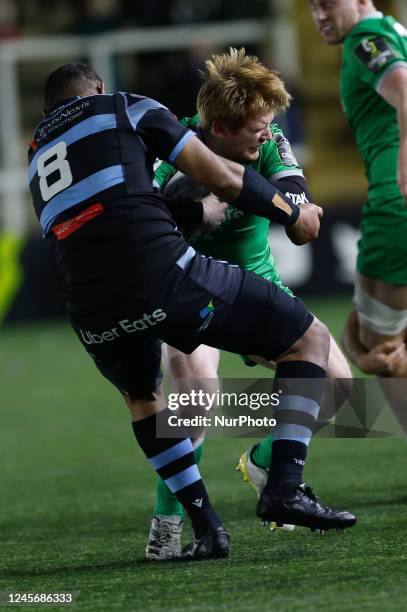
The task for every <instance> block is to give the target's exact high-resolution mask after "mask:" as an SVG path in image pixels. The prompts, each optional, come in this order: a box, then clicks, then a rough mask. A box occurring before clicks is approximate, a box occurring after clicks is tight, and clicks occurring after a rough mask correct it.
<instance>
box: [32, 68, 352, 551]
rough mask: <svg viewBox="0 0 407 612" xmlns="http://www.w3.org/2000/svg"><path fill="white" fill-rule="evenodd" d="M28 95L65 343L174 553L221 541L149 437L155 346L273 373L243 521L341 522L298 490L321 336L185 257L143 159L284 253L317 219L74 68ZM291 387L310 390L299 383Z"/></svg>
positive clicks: (186, 477)
mask: <svg viewBox="0 0 407 612" xmlns="http://www.w3.org/2000/svg"><path fill="white" fill-rule="evenodd" d="M44 96H45V117H44V118H43V120H42V121H41V122H40V123H39V125H38V126H37V128H36V130H35V132H34V138H33V141H32V143H31V146H30V151H29V184H30V189H31V193H32V197H33V203H34V207H35V211H36V214H37V216H38V219H39V221H40V224H41V227H42V230H43V235H44V237H46V238H48V239H50V240H51V241H52V243H53V247H54V251H55V255H56V259H57V264H58V268H59V271H60V273H61V276H62V278H63V286H62V292H63V296H64V299H65V303H66V308H67V312H68V314H69V317H70V320H71V323H72V326H73V328H74V330H75V331H76V333H77V335H78V337H79V340H80V341H81V343H82V344H83V346H84V347H85V349H86V350H87V351H88V353H89V354H90V355H91V357H92V358H93V360H94V362H95V364H96V366H97V367H98V369H99V370H100V372H101V373H102V374H103V375H104V376H105V377H106V378H107V379H108V380H110V381H111V382H112V383H113V384H114V385H115V386H116V387H117V388H118V389H119V390H120V392H121V393H122V394H123V397H124V399H125V401H126V403H127V406H128V407H129V409H130V413H131V417H132V427H133V431H134V434H135V437H136V439H137V441H138V443H139V445H140V446H141V448H142V450H143V451H144V453H145V454H146V456H147V458H148V460H149V461H150V463H151V465H152V467H153V468H154V469H155V470H156V471H157V473H158V474H159V476H160V477H161V478H163V479H164V481H165V482H166V484H167V485H168V486H169V488H170V490H171V491H173V492H174V493H175V494H176V496H177V498H178V500H179V501H180V502H181V503H182V505H183V506H184V507H185V510H186V512H187V514H188V515H189V517H190V519H191V522H192V527H193V530H194V534H195V538H194V541H193V542H192V543H191V544H190V545H188V546H187V547H186V549H184V551H183V553H182V555H181V558H182V559H185V560H188V559H208V558H216V557H224V556H226V555H227V554H228V552H229V536H228V534H227V532H226V530H225V529H224V527H223V525H222V522H221V519H220V518H219V517H218V515H217V514H216V512H215V511H214V509H213V507H212V505H211V503H210V501H209V498H208V495H207V492H206V489H205V486H204V483H203V481H202V479H201V476H200V473H199V470H198V467H197V466H196V464H195V461H194V456H193V451H192V445H191V440H190V438H189V437H187V436H185V437H180V436H181V435H182V434H181V433H180V432H178V436H179V437H175V435H174V437H171V438H170V437H159V436H158V435H157V430H158V431H162V427H163V426H165V425H166V424H168V418H169V416H170V414H171V413H170V411H169V410H168V408H167V407H166V405H165V400H164V398H163V396H162V394H161V392H160V384H161V372H160V359H161V344H160V339H161V340H164V341H165V342H167V343H168V344H170V345H171V346H174V347H176V348H178V349H180V350H181V351H183V352H185V353H190V352H191V351H193V350H194V349H195V348H196V347H197V346H198V345H199V344H201V343H203V344H206V345H208V346H215V347H218V348H221V349H223V350H226V351H231V352H236V353H239V354H250V355H258V356H260V357H263V358H264V359H270V360H273V361H274V362H276V363H277V370H276V379H275V383H274V384H275V385H276V389H279V390H282V391H283V394H282V396H281V401H280V405H279V410H278V412H277V413H276V419H277V426H276V427H275V430H274V431H275V441H274V443H273V462H274V463H273V465H274V469H273V473H272V476H271V477H270V479H269V481H268V483H267V485H266V488H265V490H264V492H263V494H262V499H261V500H260V501H261V504H260V503H259V505H258V507H257V513H258V515H259V516H260V517H261V518H263V519H265V520H274V521H276V522H277V523H280V522H281V523H283V522H284V523H291V524H297V525H304V526H308V527H311V528H314V529H315V528H316V529H330V528H344V527H350V526H352V525H353V524H354V523H355V522H356V519H355V517H354V516H353V515H352V514H349V513H347V512H338V511H336V510H332V509H331V508H329V507H327V506H325V505H323V504H322V503H321V502H320V501H319V500H318V499H317V498H316V497H315V496H314V495H313V493H312V491H311V490H310V489H309V488H308V487H305V486H304V485H303V484H302V468H303V465H304V461H305V456H306V452H307V444H308V441H309V438H310V437H311V435H312V429H313V427H314V425H315V423H316V418H317V415H318V410H319V403H320V399H321V395H322V392H323V381H324V378H325V369H326V363H327V358H328V353H329V333H328V331H327V329H326V328H325V326H324V325H323V324H321V323H320V322H319V321H318V320H317V319H316V318H315V317H314V316H313V315H311V314H310V313H309V312H308V311H307V310H306V308H305V306H304V304H303V303H302V302H301V301H300V300H298V299H296V298H293V297H292V296H290V295H287V294H286V293H285V292H283V291H282V290H281V289H280V288H279V287H277V286H276V285H274V284H273V283H270V282H268V281H266V280H265V279H263V278H260V277H258V276H256V275H255V274H252V273H250V272H247V271H243V270H242V269H240V268H239V267H237V266H231V265H229V264H226V263H223V262H218V261H216V260H212V259H210V258H206V257H204V256H201V255H199V254H198V253H196V252H195V251H194V249H193V248H192V247H190V246H189V245H188V244H187V243H186V242H185V240H184V239H183V237H182V235H181V234H180V232H179V231H178V230H177V228H176V225H175V223H174V221H173V219H172V217H171V216H170V214H169V211H168V208H167V207H166V204H165V201H164V200H163V198H162V196H160V194H159V193H158V192H157V191H156V190H155V188H154V187H153V163H154V160H155V159H156V158H157V157H159V158H160V159H165V160H168V161H169V162H171V163H173V164H175V165H176V167H177V168H179V169H180V170H181V171H182V172H184V173H185V174H187V175H189V176H191V178H193V180H194V181H195V182H196V183H198V184H202V185H203V186H204V187H206V188H207V189H208V191H212V192H213V193H215V194H216V195H218V196H219V197H220V198H222V199H223V198H224V199H226V200H227V201H228V202H230V203H232V204H233V205H234V206H236V208H239V209H241V210H246V211H251V212H253V213H254V214H258V215H261V216H264V217H266V218H268V219H270V220H272V221H275V222H277V223H280V224H282V225H285V226H288V227H290V233H291V235H292V236H293V237H294V239H295V241H296V242H297V243H299V244H302V243H304V242H307V241H309V240H311V239H313V238H315V237H316V236H317V234H318V230H319V217H320V215H321V214H322V211H321V209H320V208H319V207H318V206H315V205H314V204H306V205H300V206H297V205H295V204H293V203H292V201H291V200H290V199H289V198H288V197H286V196H285V195H283V194H281V193H279V192H278V191H277V190H276V189H275V188H274V187H273V186H272V185H271V184H270V183H269V182H267V180H266V179H264V178H262V177H261V176H260V175H258V174H257V173H256V172H255V171H254V170H252V169H251V168H249V167H245V166H243V165H240V164H237V163H234V162H232V161H229V160H226V159H223V158H221V157H219V156H217V155H216V154H214V153H213V152H211V151H210V150H209V149H207V147H206V146H205V145H204V144H203V143H202V142H201V141H200V140H199V139H198V138H197V137H196V136H195V134H194V132H192V131H190V130H189V129H188V128H187V127H185V126H182V125H181V124H179V123H178V122H177V121H176V120H175V118H174V116H173V115H172V114H171V113H170V112H169V111H168V109H166V108H165V107H164V106H163V105H162V104H160V103H159V102H157V101H155V100H151V99H149V98H145V97H143V96H139V95H136V94H131V93H127V92H118V93H114V94H110V95H108V94H105V91H104V85H103V82H102V81H101V79H100V78H99V76H98V75H97V74H96V73H95V72H94V71H93V70H92V69H91V68H90V67H89V66H86V65H84V64H80V63H76V64H66V65H64V66H61V67H60V68H58V69H56V70H55V71H54V72H53V73H51V74H50V75H49V77H48V78H47V80H46V82H45V91H44ZM265 102H266V103H267V100H266V101H265ZM254 110H256V111H257V112H258V111H259V110H260V109H254ZM209 303H211V308H210V309H209V308H207V305H208V304H209ZM292 379H309V383H310V384H307V385H301V388H299V385H298V380H297V381H293V380H292ZM295 383H297V384H295ZM293 425H294V429H295V430H296V432H297V433H296V435H294V434H293V433H292V432H293V430H294V429H293ZM167 431H168V427H167ZM298 431H302V432H303V436H304V439H303V440H301V439H299V437H298Z"/></svg>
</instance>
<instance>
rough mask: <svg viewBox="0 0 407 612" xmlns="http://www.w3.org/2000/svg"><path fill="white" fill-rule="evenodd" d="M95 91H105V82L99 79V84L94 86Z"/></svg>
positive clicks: (100, 92)
mask: <svg viewBox="0 0 407 612" xmlns="http://www.w3.org/2000/svg"><path fill="white" fill-rule="evenodd" d="M96 91H97V92H98V94H104V93H106V88H105V84H104V82H103V81H100V83H99V85H98V86H97V88H96Z"/></svg>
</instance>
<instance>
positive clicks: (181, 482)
mask: <svg viewBox="0 0 407 612" xmlns="http://www.w3.org/2000/svg"><path fill="white" fill-rule="evenodd" d="M171 414H172V413H171V412H170V410H168V408H166V409H165V410H163V411H162V412H159V413H157V414H154V415H152V416H149V417H147V418H145V419H142V420H141V421H134V422H133V423H132V426H133V431H134V435H135V436H136V439H137V442H138V443H139V445H140V447H141V448H142V450H143V452H144V453H145V455H146V456H147V459H148V460H149V462H150V463H151V465H152V466H153V468H154V469H155V471H156V472H157V474H158V475H159V476H160V477H161V478H162V479H163V480H164V482H165V483H166V484H167V486H168V488H169V489H170V490H171V491H172V493H174V495H175V496H176V498H177V499H178V501H179V502H181V504H182V505H183V506H184V508H185V510H186V512H187V513H188V515H189V517H190V519H191V522H192V527H193V529H194V532H195V535H196V536H197V537H199V536H201V535H202V534H203V533H205V532H206V531H207V530H208V529H210V528H216V527H219V526H220V525H222V521H221V520H220V518H219V517H218V515H217V514H216V512H215V511H214V509H213V508H212V506H211V503H210V501H209V497H208V494H207V492H206V489H205V485H204V483H203V481H202V478H201V475H200V473H199V469H198V466H197V465H196V463H195V458H194V452H193V448H192V443H191V440H190V438H157V437H156V430H157V425H158V423H159V421H160V420H163V421H162V422H165V420H167V421H168V417H169V416H170V415H171Z"/></svg>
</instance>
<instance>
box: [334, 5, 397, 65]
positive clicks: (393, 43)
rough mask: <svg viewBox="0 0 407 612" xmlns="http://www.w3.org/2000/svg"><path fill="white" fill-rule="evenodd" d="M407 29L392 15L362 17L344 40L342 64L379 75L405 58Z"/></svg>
mask: <svg viewBox="0 0 407 612" xmlns="http://www.w3.org/2000/svg"><path fill="white" fill-rule="evenodd" d="M406 37H407V30H406V29H405V28H404V26H402V25H401V24H400V23H398V22H397V21H396V20H395V19H394V18H393V17H391V16H387V17H381V18H372V19H364V20H362V21H360V22H359V23H358V24H357V25H356V26H355V27H354V28H353V29H352V30H351V32H350V33H349V34H348V36H347V37H346V39H345V41H344V62H345V66H347V67H352V66H353V68H351V69H353V70H354V71H356V72H357V73H358V74H359V72H360V71H361V70H368V72H369V73H371V74H373V75H375V74H376V75H377V76H379V75H380V74H382V73H383V71H384V70H385V69H386V67H387V66H389V65H390V64H391V63H393V62H394V61H396V60H403V61H405V59H406V49H407V45H406V43H407V38H406Z"/></svg>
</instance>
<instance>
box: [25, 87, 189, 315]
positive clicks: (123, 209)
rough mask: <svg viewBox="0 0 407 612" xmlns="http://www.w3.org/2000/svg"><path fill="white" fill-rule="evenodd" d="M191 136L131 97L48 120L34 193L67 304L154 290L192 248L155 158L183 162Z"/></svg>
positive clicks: (89, 104)
mask: <svg viewBox="0 0 407 612" xmlns="http://www.w3.org/2000/svg"><path fill="white" fill-rule="evenodd" d="M192 136H193V132H191V131H190V130H188V129H187V128H185V127H183V126H181V125H179V124H178V123H177V122H176V121H174V117H173V115H172V114H171V113H170V112H169V111H168V109H166V108H165V107H164V106H162V105H161V104H160V103H159V102H156V101H155V100H151V99H149V98H144V97H142V96H137V95H135V94H130V93H126V92H119V93H116V94H113V95H103V94H98V95H94V96H89V97H83V98H79V97H76V98H71V99H68V100H65V101H62V103H61V104H60V105H59V106H58V107H57V108H56V109H55V110H54V111H52V112H51V113H49V114H48V115H47V116H46V117H45V118H44V119H43V120H42V121H41V122H40V124H39V125H38V127H37V128H36V130H35V133H34V140H33V143H32V144H31V148H30V152H29V181H30V189H31V193H32V196H33V202H34V207H35V211H36V214H37V216H38V218H39V220H40V223H41V226H42V229H43V234H44V236H46V237H50V238H52V239H53V241H54V242H55V252H56V256H57V261H58V264H59V269H60V271H61V273H62V275H63V277H64V281H65V288H66V295H67V299H68V301H70V302H71V303H73V304H75V303H79V302H81V303H84V302H86V304H87V305H88V304H92V305H93V304H96V303H98V304H100V303H103V302H104V301H107V300H111V299H113V298H114V297H116V296H118V295H120V294H122V293H123V291H124V288H125V287H126V286H131V285H133V286H134V285H136V286H138V287H140V286H146V285H147V284H148V283H149V282H152V281H153V280H154V279H155V278H157V277H159V276H160V275H161V276H162V275H163V274H164V273H165V270H166V266H167V267H169V266H170V265H171V264H172V263H173V262H174V261H176V260H177V258H178V257H179V256H180V254H181V253H182V252H183V251H184V250H185V249H186V248H187V245H186V244H185V243H184V241H183V240H182V239H180V234H179V232H177V231H176V228H175V224H174V222H173V221H172V219H171V217H170V215H169V213H168V210H167V209H166V206H165V204H164V202H163V200H162V198H161V196H160V195H159V194H158V193H157V192H156V191H155V188H154V187H153V162H154V159H155V158H156V157H157V156H160V157H162V158H163V159H168V160H169V161H174V159H176V157H177V155H178V153H179V152H180V151H181V150H182V148H183V146H185V143H186V142H187V141H188V140H189V138H190V137H192ZM146 261H148V266H147V265H146ZM130 269H131V276H129V270H130ZM98 285H100V286H102V285H103V287H104V289H103V292H104V293H103V295H101V294H100V293H98V291H97V290H96V287H97V286H98ZM78 296H79V297H78Z"/></svg>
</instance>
